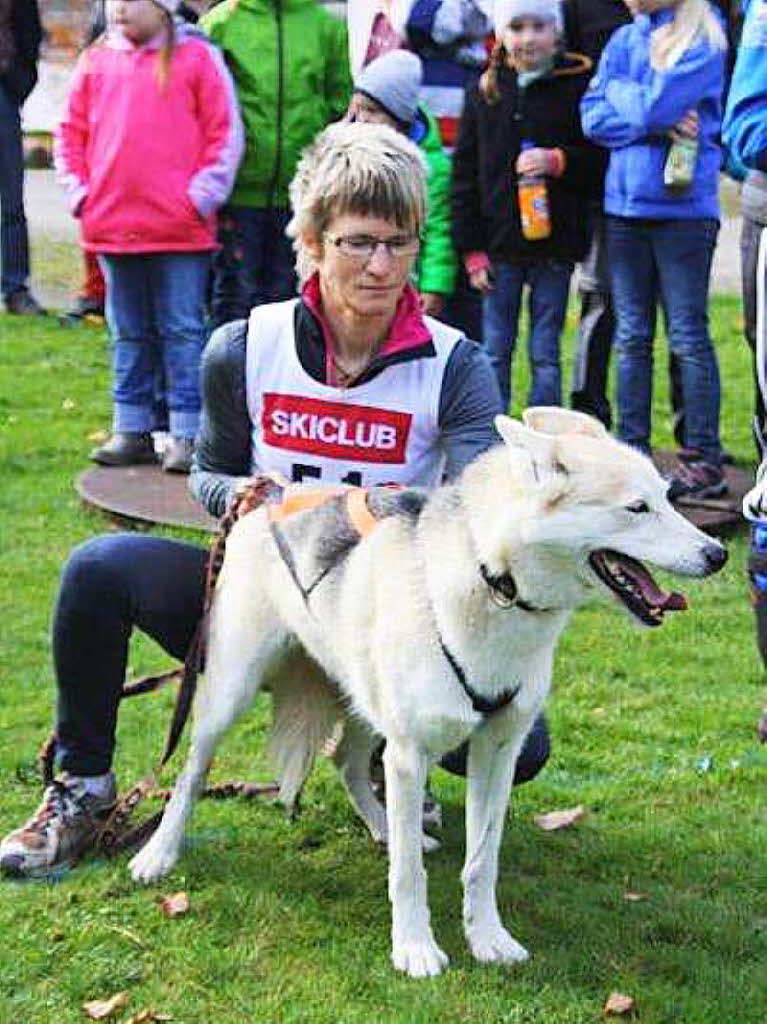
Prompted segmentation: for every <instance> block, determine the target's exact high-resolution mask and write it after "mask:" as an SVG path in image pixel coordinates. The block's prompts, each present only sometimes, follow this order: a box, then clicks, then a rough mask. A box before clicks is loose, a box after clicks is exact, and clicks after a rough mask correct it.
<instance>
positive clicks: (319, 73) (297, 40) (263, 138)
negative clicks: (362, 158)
mask: <svg viewBox="0 0 767 1024" xmlns="http://www.w3.org/2000/svg"><path fill="white" fill-rule="evenodd" d="M200 25H201V27H202V28H203V29H204V31H205V32H207V34H208V35H209V37H210V38H211V40H212V41H213V42H214V43H215V44H216V45H217V46H219V47H220V48H221V50H222V52H223V54H224V58H225V59H226V62H227V65H228V66H229V68H230V70H231V72H232V76H233V78H234V82H235V86H236V89H237V96H238V99H239V101H240V107H241V109H242V118H243V122H244V126H245V154H244V156H243V159H242V164H241V166H240V169H239V171H238V174H237V179H236V181H235V184H234V190H233V192H232V197H231V200H230V202H228V203H227V205H226V208H225V209H224V210H222V211H221V223H220V234H219V240H220V242H221V249H220V251H219V252H218V253H216V257H215V261H214V267H213V299H212V307H213V308H212V313H213V323H214V325H215V326H219V325H220V324H224V323H227V322H228V321H230V320H237V319H240V318H241V317H246V316H248V314H249V313H250V311H251V309H252V308H253V307H254V306H259V305H261V304H262V303H264V302H280V301H282V300H284V299H289V298H291V297H292V296H293V295H295V294H296V275H295V263H294V255H293V247H292V245H291V243H290V239H289V238H288V237H287V236H286V234H285V228H286V227H287V225H288V223H289V221H290V218H291V216H292V214H291V211H290V205H289V201H288V185H289V183H290V181H291V179H292V177H293V175H294V173H295V170H296V166H297V165H298V160H299V157H300V156H301V152H302V150H303V149H304V148H305V147H306V146H308V145H309V143H310V142H311V141H312V140H313V139H314V137H315V135H316V134H317V133H318V132H319V131H320V129H322V128H324V127H325V126H326V125H327V124H329V123H330V122H331V121H337V120H339V119H340V118H341V117H343V115H344V113H345V111H346V107H347V104H348V102H349V96H350V94H351V77H350V74H349V62H348V59H347V37H346V26H345V24H344V23H343V22H342V21H341V20H340V19H339V18H337V17H335V16H334V15H332V14H329V13H328V11H327V10H325V8H324V7H323V5H322V4H320V3H317V0H225V2H223V3H220V4H218V5H217V6H216V7H213V8H212V9H211V10H210V11H208V13H207V14H206V15H205V16H204V17H203V18H202V19H201V21H200Z"/></svg>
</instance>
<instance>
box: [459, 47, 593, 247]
mask: <svg viewBox="0 0 767 1024" xmlns="http://www.w3.org/2000/svg"><path fill="white" fill-rule="evenodd" d="M590 76H591V65H590V62H589V61H587V60H586V58H584V57H581V56H580V55H577V54H566V55H563V56H561V57H560V58H558V59H557V61H556V62H555V65H554V68H553V69H552V71H551V72H550V74H548V75H546V76H545V77H544V78H539V79H537V80H536V81H534V82H533V83H532V84H531V85H530V86H529V87H528V88H527V89H524V90H522V89H519V88H518V86H517V76H516V74H515V73H514V72H513V71H510V70H509V69H507V68H506V67H502V68H501V69H500V72H499V75H498V85H499V90H500V99H499V100H498V102H497V103H494V104H488V103H487V101H486V100H485V99H484V98H483V97H482V95H481V94H480V92H479V89H478V87H472V88H470V89H469V90H467V93H466V104H465V106H464V110H463V115H462V117H461V123H460V127H459V130H458V144H457V146H456V150H455V155H454V158H453V189H452V205H453V237H454V240H455V244H456V246H457V248H458V250H459V251H460V252H461V253H466V252H473V251H484V252H488V253H489V254H490V257H491V259H497V260H501V261H504V262H516V261H519V260H524V259H529V260H540V259H550V258H552V257H555V258H559V259H568V260H579V259H581V258H582V257H583V256H584V255H585V254H586V251H587V250H588V246H589V225H588V218H587V215H586V202H585V200H587V199H589V198H593V197H594V196H599V195H600V194H601V183H602V179H603V175H604V165H605V161H606V156H605V153H604V151H603V150H601V149H600V148H599V147H597V146H595V145H593V144H592V143H591V142H588V141H587V140H586V139H585V138H584V136H583V132H582V131H581V121H580V112H579V104H580V99H581V96H582V95H583V93H584V92H585V90H586V86H587V85H588V82H589V78H590ZM523 140H530V141H531V142H532V143H533V144H534V145H536V146H541V147H544V148H546V149H554V148H559V149H561V150H562V151H563V152H564V154H565V159H566V165H565V170H564V173H563V175H562V176H561V177H560V178H547V179H546V182H547V186H548V192H549V208H550V213H551V222H552V231H551V235H550V237H549V238H547V239H544V240H541V241H536V242H530V241H528V240H527V239H526V238H524V237H523V235H522V228H521V225H520V217H519V204H518V202H517V173H516V171H515V169H514V166H515V164H516V161H517V157H518V156H519V153H520V150H521V144H522V141H523Z"/></svg>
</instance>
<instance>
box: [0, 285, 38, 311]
mask: <svg viewBox="0 0 767 1024" xmlns="http://www.w3.org/2000/svg"><path fill="white" fill-rule="evenodd" d="M5 309H6V312H8V313H13V315H14V316H47V313H46V311H45V310H44V309H43V307H42V306H41V305H40V303H39V302H38V301H37V299H36V298H35V297H34V296H33V295H32V294H31V292H30V291H29V289H27V288H19V289H18V291H15V292H12V293H11V294H10V295H8V296H7V297H6V300H5Z"/></svg>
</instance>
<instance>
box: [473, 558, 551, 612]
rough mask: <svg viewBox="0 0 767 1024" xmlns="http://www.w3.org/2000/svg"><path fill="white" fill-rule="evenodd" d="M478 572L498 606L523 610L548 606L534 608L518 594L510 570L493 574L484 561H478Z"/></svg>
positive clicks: (544, 610)
mask: <svg viewBox="0 0 767 1024" xmlns="http://www.w3.org/2000/svg"><path fill="white" fill-rule="evenodd" d="M479 574H480V576H481V577H482V579H483V580H484V581H485V583H486V584H487V587H488V590H489V591H490V599H491V600H492V601H493V603H494V604H496V605H498V607H499V608H521V609H522V611H523V612H547V611H551V609H550V608H536V606H535V605H533V604H530V603H529V602H527V601H524V600H523V599H522V598H521V597H520V596H519V590H518V589H517V584H516V581H515V580H514V577H513V576H512V575H511V573H510V572H503V573H501V574H500V575H499V576H493V574H492V573H491V572H490V570H489V569H488V567H487V566H486V565H485V563H484V562H480V563H479Z"/></svg>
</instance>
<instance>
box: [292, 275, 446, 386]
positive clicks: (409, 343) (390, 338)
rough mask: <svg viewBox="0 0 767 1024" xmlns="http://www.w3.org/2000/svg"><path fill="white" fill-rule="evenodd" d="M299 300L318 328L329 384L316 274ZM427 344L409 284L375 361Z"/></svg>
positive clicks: (329, 356) (330, 367)
mask: <svg viewBox="0 0 767 1024" xmlns="http://www.w3.org/2000/svg"><path fill="white" fill-rule="evenodd" d="M301 298H302V299H303V301H304V303H305V305H306V306H307V308H308V309H309V310H311V312H312V313H313V314H314V316H315V317H316V318H317V322H318V323H319V325H320V327H321V328H322V336H323V338H324V340H325V379H326V380H327V381H328V382H329V383H330V382H332V381H333V380H334V379H335V366H334V363H333V336H332V334H331V332H330V327H329V326H328V322H327V320H326V319H325V316H324V312H323V309H322V298H321V296H320V275H319V271H315V272H314V273H313V274H312V276H311V277H310V278H309V279H308V280H307V281H306V282H305V283H304V286H303V288H302V289H301ZM428 341H431V334H430V333H429V328H428V327H427V326H426V324H425V322H424V319H423V313H422V312H421V303H420V300H419V298H418V292H417V291H416V290H415V288H413V286H412V285H411V284H406V285H405V288H404V290H403V292H402V295H401V296H400V299H399V302H398V303H397V310H396V312H395V314H394V319H393V320H392V323H391V327H390V328H389V333H388V335H387V336H386V338H385V340H384V343H383V345H382V346H381V348H380V349H379V350H378V353H377V356H376V358H377V359H382V358H387V357H389V356H393V355H400V354H402V353H403V352H408V351H410V350H411V349H416V348H419V347H420V346H421V345H423V344H424V343H425V342H428Z"/></svg>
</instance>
